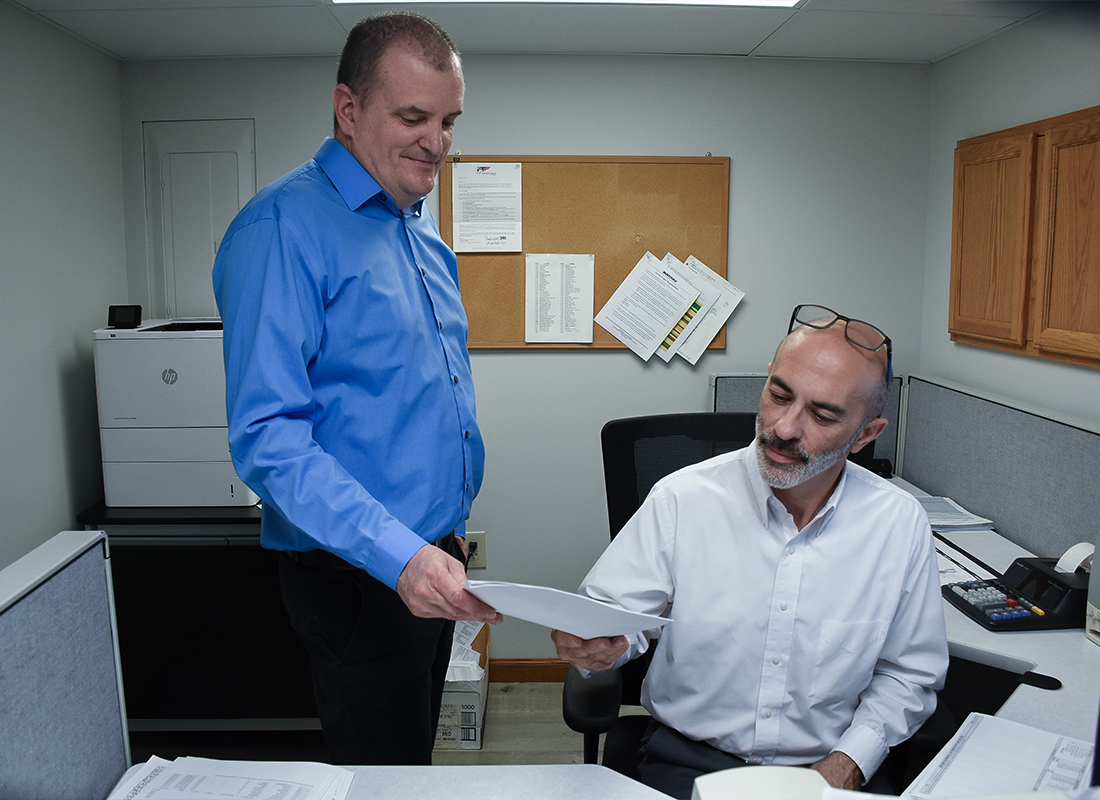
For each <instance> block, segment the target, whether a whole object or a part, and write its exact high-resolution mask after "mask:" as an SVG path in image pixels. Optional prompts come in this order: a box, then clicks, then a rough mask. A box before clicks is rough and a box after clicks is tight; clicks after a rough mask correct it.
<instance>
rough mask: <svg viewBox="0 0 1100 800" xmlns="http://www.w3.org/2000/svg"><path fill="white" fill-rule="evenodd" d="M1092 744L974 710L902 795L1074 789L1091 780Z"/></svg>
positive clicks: (978, 794)
mask: <svg viewBox="0 0 1100 800" xmlns="http://www.w3.org/2000/svg"><path fill="white" fill-rule="evenodd" d="M1092 752H1093V746H1092V745H1091V744H1089V743H1088V742H1082V741H1080V740H1078V739H1071V738H1069V737H1068V736H1060V735H1059V734H1056V733H1050V732H1049V731H1044V730H1040V729H1039V728H1033V727H1031V726H1029V725H1024V724H1022V723H1019V722H1013V721H1012V720H1007V719H1000V718H998V717H990V716H987V715H986V714H971V715H970V716H969V717H967V718H966V721H965V722H963V724H962V726H961V727H960V728H959V730H958V732H957V733H956V734H955V736H954V737H953V738H952V739H951V741H950V742H948V743H947V746H946V747H944V748H943V749H942V750H941V751H940V752H939V754H938V755H937V756H936V757H935V758H934V759H932V762H931V763H930V764H929V765H928V766H927V767H925V768H924V770H923V771H922V772H921V774H920V775H918V776H917V779H916V780H915V781H913V782H912V783H911V784H910V785H909V788H907V789H906V790H905V791H904V792H903V793H902V797H913V798H937V797H942V798H965V797H999V796H1002V795H1006V794H1023V793H1025V792H1065V793H1069V794H1071V795H1072V794H1073V793H1075V792H1078V791H1080V790H1082V789H1085V788H1087V787H1088V785H1089V780H1090V778H1091V775H1092Z"/></svg>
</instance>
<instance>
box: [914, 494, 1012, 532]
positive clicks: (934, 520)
mask: <svg viewBox="0 0 1100 800" xmlns="http://www.w3.org/2000/svg"><path fill="white" fill-rule="evenodd" d="M917 500H919V501H920V504H921V505H922V506H923V507H924V512H925V513H926V514H928V524H929V525H931V526H932V530H934V531H966V530H971V531H977V530H982V531H984V530H989V529H990V528H992V527H993V522H992V521H991V520H988V519H986V518H985V517H979V516H977V515H976V514H971V513H970V512H969V511H967V510H966V509H965V508H963V507H962V506H960V505H959V504H958V503H956V502H955V501H954V500H952V499H951V498H950V497H918V498H917Z"/></svg>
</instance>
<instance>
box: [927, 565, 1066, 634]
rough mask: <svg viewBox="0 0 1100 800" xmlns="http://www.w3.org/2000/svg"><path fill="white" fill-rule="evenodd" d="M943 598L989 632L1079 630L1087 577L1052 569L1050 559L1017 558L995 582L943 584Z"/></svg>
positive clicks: (994, 579)
mask: <svg viewBox="0 0 1100 800" xmlns="http://www.w3.org/2000/svg"><path fill="white" fill-rule="evenodd" d="M942 591H943V596H944V597H945V598H946V599H947V600H948V602H950V603H951V604H952V605H954V606H955V607H956V608H958V609H959V610H960V611H962V612H963V613H964V614H966V615H967V616H968V617H970V618H971V619H972V620H974V621H975V622H977V623H978V624H979V625H981V626H982V627H985V628H988V629H989V630H992V631H1035V630H1059V629H1066V628H1083V627H1084V626H1085V606H1084V600H1085V596H1086V594H1087V591H1088V576H1087V575H1084V574H1080V573H1063V572H1057V571H1055V569H1054V559H1047V558H1018V559H1016V560H1015V561H1013V562H1012V566H1011V567H1009V568H1008V570H1007V571H1006V572H1005V574H1004V575H1003V576H1001V577H1000V578H990V579H987V580H983V579H981V578H974V579H973V580H968V581H959V582H957V583H949V584H947V585H945V586H944V587H942Z"/></svg>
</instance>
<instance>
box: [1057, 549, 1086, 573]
mask: <svg viewBox="0 0 1100 800" xmlns="http://www.w3.org/2000/svg"><path fill="white" fill-rule="evenodd" d="M1095 549H1096V545H1094V544H1092V543H1091V542H1078V543H1077V544H1075V545H1074V546H1073V547H1071V548H1070V549H1069V550H1067V551H1066V552H1065V553H1063V554H1062V557H1061V558H1059V559H1058V563H1057V564H1055V565H1054V569H1056V570H1057V571H1058V572H1076V571H1077V568H1078V567H1082V566H1083V567H1084V568H1085V569H1086V570H1089V569H1091V567H1092V554H1093V551H1094V550H1095Z"/></svg>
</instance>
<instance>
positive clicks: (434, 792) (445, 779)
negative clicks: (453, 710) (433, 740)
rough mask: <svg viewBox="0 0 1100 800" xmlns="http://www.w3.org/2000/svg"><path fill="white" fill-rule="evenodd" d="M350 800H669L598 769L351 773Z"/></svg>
mask: <svg viewBox="0 0 1100 800" xmlns="http://www.w3.org/2000/svg"><path fill="white" fill-rule="evenodd" d="M348 769H350V770H352V771H353V772H355V779H354V780H353V781H352V784H351V790H350V791H349V792H348V800H367V798H377V797H385V798H386V800H431V798H436V797H438V798H441V800H443V799H445V800H525V798H532V800H535V798H537V799H538V800H586V799H587V798H591V800H620V799H621V800H668V795H666V794H663V793H662V792H658V791H657V790H655V789H651V788H649V787H648V786H645V785H643V784H641V783H638V782H637V781H633V780H631V779H630V778H627V777H626V776H625V775H620V774H619V773H617V772H615V771H613V770H610V769H608V768H606V767H600V766H597V765H595V764H544V765H534V766H512V765H506V766H500V765H497V766H494V765H488V764H485V765H478V766H432V767H348Z"/></svg>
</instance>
